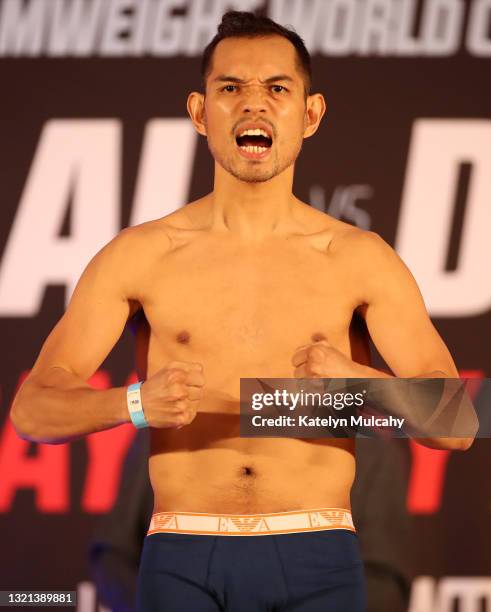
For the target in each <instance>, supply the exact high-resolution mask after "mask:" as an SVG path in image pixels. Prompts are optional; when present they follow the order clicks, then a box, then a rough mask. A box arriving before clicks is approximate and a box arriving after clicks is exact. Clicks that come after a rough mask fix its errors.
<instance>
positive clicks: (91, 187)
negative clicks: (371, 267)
mask: <svg viewBox="0 0 491 612" xmlns="http://www.w3.org/2000/svg"><path fill="white" fill-rule="evenodd" d="M227 8H238V9H244V10H250V9H262V10H263V11H264V14H266V15H268V16H270V17H272V18H273V19H275V20H277V21H278V22H280V23H282V24H290V25H293V26H294V27H295V29H296V30H297V31H298V33H299V34H300V35H301V36H302V37H303V38H304V39H305V41H306V43H307V46H308V48H309V50H310V51H311V53H312V55H313V69H314V89H315V90H316V91H320V92H322V93H323V94H324V95H325V97H326V100H327V104H328V112H327V115H326V117H325V119H324V121H323V124H322V125H321V127H320V130H319V132H318V133H317V134H316V135H315V137H313V138H311V139H309V140H307V141H306V142H305V144H304V148H303V151H302V153H301V156H300V158H299V160H298V163H297V167H296V181H295V193H296V195H297V196H298V197H299V198H301V199H302V200H304V201H307V202H310V204H311V205H312V206H315V207H316V208H319V209H322V210H325V211H326V212H328V213H329V214H331V215H334V216H336V217H340V218H342V219H344V220H345V221H349V222H351V223H353V224H355V225H358V226H360V227H363V228H369V229H371V230H374V231H376V232H378V233H379V234H381V235H382V236H383V237H384V238H385V239H386V240H387V241H388V242H389V243H390V244H392V245H393V246H395V248H396V249H397V250H398V252H399V254H400V255H401V256H402V258H403V259H404V260H405V262H406V263H407V264H408V266H409V267H410V269H411V270H412V272H413V274H414V275H415V277H416V279H417V281H418V283H419V285H420V288H421V290H422V293H423V295H424V298H425V301H426V305H427V308H428V310H429V312H430V315H431V316H432V319H433V321H434V323H435V325H436V327H437V329H438V330H439V332H440V333H441V335H442V336H443V338H444V340H445V341H446V343H447V345H448V346H449V348H450V350H451V352H452V354H453V356H454V358H455V361H456V363H457V365H458V367H459V369H460V372H461V374H463V375H465V376H473V377H476V378H477V379H479V378H482V377H486V376H490V370H491V363H490V354H491V351H490V340H491V333H490V323H491V313H490V305H491V283H490V281H489V266H490V263H491V240H490V239H489V232H490V229H491V110H490V109H491V79H490V76H491V0H471V1H469V2H465V1H463V0H421V1H419V2H418V1H416V0H311V1H309V0H276V1H274V2H269V3H266V2H259V1H254V0H241V1H240V2H235V3H234V2H224V1H223V0H208V1H206V0H194V1H190V0H189V1H187V0H92V1H91V0H3V1H0V83H1V104H0V130H1V137H0V173H1V174H0V185H1V208H0V249H1V251H0V252H1V260H0V329H1V338H2V348H3V350H2V352H1V356H0V360H1V371H2V377H1V389H0V391H1V413H0V427H1V429H0V529H1V552H0V555H1V572H0V575H1V579H0V589H9V588H17V589H20V588H30V589H35V588H38V589H55V588H59V589H64V590H68V589H72V590H75V589H78V591H79V598H80V603H79V610H82V609H83V610H84V611H89V610H93V609H94V606H95V603H94V601H95V600H94V594H93V588H92V586H91V584H90V582H88V581H87V575H88V573H87V567H86V559H85V548H86V545H87V539H88V537H89V534H90V533H91V532H92V529H93V525H94V521H95V519H96V518H97V516H98V515H100V514H101V513H104V512H107V511H108V510H109V509H110V508H111V506H112V504H113V501H114V496H115V493H116V490H117V486H118V479H119V474H120V468H121V462H122V459H123V457H124V454H125V451H126V449H127V447H128V445H129V443H130V441H131V438H132V436H133V433H134V432H133V430H132V428H131V427H129V426H128V427H120V428H117V429H114V430H111V431H107V432H103V433H99V434H96V435H92V436H90V437H88V438H87V439H86V440H83V441H80V442H76V443H72V444H70V445H67V444H63V445H57V446H49V445H36V444H29V443H27V442H25V441H22V440H20V439H19V438H18V437H17V436H16V434H15V432H14V431H13V428H12V425H11V423H10V421H9V419H8V418H7V415H8V411H9V407H10V403H11V400H12V397H13V394H14V392H15V390H16V388H17V387H18V385H19V383H20V382H21V380H22V377H23V376H25V374H26V373H27V372H28V370H29V368H30V367H32V364H33V362H34V360H35V358H36V356H37V354H38V352H39V349H40V347H41V345H42V342H43V341H44V339H45V337H46V336H47V334H48V333H49V331H50V330H51V328H52V327H53V326H54V324H55V323H56V321H57V320H58V319H59V317H60V316H61V314H62V313H63V310H64V308H65V307H66V304H67V302H68V299H69V297H70V295H71V292H72V290H73V288H74V285H75V283H76V281H77V280H78V278H79V276H80V274H81V272H82V270H83V268H84V267H85V265H86V264H87V262H88V261H89V259H90V258H91V257H92V256H93V255H94V254H95V253H96V251H97V250H99V248H101V246H102V245H103V244H105V243H106V242H108V241H109V240H110V239H111V238H112V237H113V236H114V235H115V234H116V233H117V232H118V231H119V230H120V229H121V228H122V227H124V226H126V225H132V224H135V223H140V222H142V221H145V220H148V219H152V218H156V217H160V216H162V215H164V214H166V213H168V212H170V211H172V210H174V209H175V208H177V207H179V206H181V205H183V204H185V203H186V202H187V201H190V200H192V199H195V198H197V197H199V196H202V195H204V194H205V193H207V192H208V191H209V190H211V188H212V177H213V174H212V173H213V164H212V159H211V156H210V154H209V152H208V149H207V146H206V141H205V140H204V139H203V138H201V137H198V136H197V134H196V133H195V132H194V130H193V128H192V126H191V122H190V120H189V119H188V118H187V115H186V110H185V102H186V96H187V94H188V92H189V91H191V90H193V89H199V87H200V84H199V56H200V53H201V51H202V49H203V47H204V45H205V44H206V42H207V41H208V40H209V39H210V38H211V37H212V36H213V34H214V32H215V30H216V25H217V23H218V22H219V21H220V18H221V15H222V13H223V12H224V11H225V10H226V9H227ZM133 378H134V372H133V362H132V355H131V342H130V337H129V334H128V332H125V333H124V334H123V337H122V338H121V341H120V343H119V344H118V345H117V347H116V348H115V349H114V351H113V352H112V354H111V355H110V357H109V358H108V359H107V360H106V362H105V363H104V364H103V365H102V366H101V368H100V370H99V371H98V372H97V374H96V375H95V376H94V377H93V379H92V383H93V384H94V385H95V386H99V387H107V386H110V385H125V384H128V382H129V381H132V380H133ZM476 390H477V393H479V389H478V385H477V386H476ZM488 442H489V441H488V440H477V441H476V442H475V444H474V445H473V446H472V448H471V449H470V450H469V451H468V452H466V453H458V452H448V451H432V450H429V449H426V448H423V447H420V446H416V445H411V457H412V472H411V479H410V486H409V491H408V497H407V505H408V509H409V511H410V512H411V514H412V516H413V518H414V524H415V526H416V529H415V537H414V546H415V552H416V555H417V559H418V564H419V565H418V573H419V576H418V577H417V579H416V580H415V582H414V584H413V589H412V598H411V610H412V612H432V611H435V610H438V611H439V612H443V611H444V610H449V611H450V610H454V609H455V608H454V607H453V606H454V603H455V601H456V600H457V601H459V605H460V606H462V607H461V608H459V609H462V610H466V612H474V610H475V611H476V612H477V611H478V610H479V611H481V610H482V608H481V607H480V605H481V600H482V599H484V600H486V601H487V605H488V610H491V578H489V575H490V570H491V547H490V546H489V541H490V536H491V525H490V510H491V506H490V503H491V480H490V478H489V473H490V468H491V461H490V452H489V451H490V446H489V444H488ZM55 560H56V565H55Z"/></svg>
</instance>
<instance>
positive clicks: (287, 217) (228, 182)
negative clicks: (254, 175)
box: [210, 163, 296, 242]
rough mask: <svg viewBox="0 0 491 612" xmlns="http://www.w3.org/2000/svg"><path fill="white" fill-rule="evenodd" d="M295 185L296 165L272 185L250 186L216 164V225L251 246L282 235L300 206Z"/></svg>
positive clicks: (214, 222)
mask: <svg viewBox="0 0 491 612" xmlns="http://www.w3.org/2000/svg"><path fill="white" fill-rule="evenodd" d="M292 184H293V165H292V166H290V167H289V168H287V169H286V170H285V171H284V172H282V173H281V174H279V175H277V176H275V177H274V178H272V179H270V180H269V181H263V182H258V183H248V182H245V181H241V180H239V179H237V178H235V177H234V176H232V175H231V174H229V173H228V172H226V171H225V170H223V169H222V168H221V167H220V166H218V164H216V163H215V182H214V186H213V192H212V193H211V194H210V197H211V203H212V225H213V226H214V227H215V228H216V229H220V230H225V231H227V232H229V233H231V234H235V235H236V236H237V237H238V238H241V239H243V240H245V241H247V242H254V241H258V240H261V239H264V238H266V237H268V236H270V235H271V234H281V233H282V231H284V230H286V228H287V226H288V225H290V223H291V217H292V210H293V207H294V205H295V202H296V198H295V196H294V195H293V193H292Z"/></svg>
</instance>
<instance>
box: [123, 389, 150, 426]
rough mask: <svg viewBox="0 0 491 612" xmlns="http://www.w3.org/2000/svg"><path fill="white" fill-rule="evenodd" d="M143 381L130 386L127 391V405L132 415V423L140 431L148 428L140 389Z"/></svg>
mask: <svg viewBox="0 0 491 612" xmlns="http://www.w3.org/2000/svg"><path fill="white" fill-rule="evenodd" d="M142 383H143V381H140V382H137V383H133V384H132V385H129V387H128V389H127V391H126V403H127V404H128V412H129V413H130V419H131V422H132V423H133V425H134V426H135V427H137V428H138V429H142V428H143V427H148V426H149V425H148V422H147V419H146V418H145V414H144V413H143V406H142V398H141V394H140V387H141V386H142Z"/></svg>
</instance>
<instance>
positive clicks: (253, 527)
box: [147, 508, 356, 535]
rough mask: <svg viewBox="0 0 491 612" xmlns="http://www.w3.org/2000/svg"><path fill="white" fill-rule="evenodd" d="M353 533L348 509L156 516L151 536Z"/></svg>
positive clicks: (179, 513)
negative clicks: (160, 534)
mask: <svg viewBox="0 0 491 612" xmlns="http://www.w3.org/2000/svg"><path fill="white" fill-rule="evenodd" d="M325 529H349V530H350V531H356V529H355V527H354V525H353V519H352V516H351V512H350V511H349V510H346V509H345V508H319V509H316V510H294V511H291V512H272V513H269V514H206V513H199V512H156V513H155V514H153V515H152V519H151V521H150V527H149V529H148V533H147V535H151V534H153V533H188V534H197V535H272V534H281V533H299V532H304V531H323V530H325Z"/></svg>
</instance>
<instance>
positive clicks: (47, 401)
mask: <svg viewBox="0 0 491 612" xmlns="http://www.w3.org/2000/svg"><path fill="white" fill-rule="evenodd" d="M203 59H204V61H203V75H204V81H205V87H206V89H205V94H202V93H198V92H193V93H191V94H190V95H189V98H188V105H187V108H188V112H189V114H190V117H191V119H192V121H193V123H194V126H195V127H196V129H197V131H198V132H199V133H200V134H202V135H204V136H206V137H207V140H208V146H209V149H210V151H211V153H212V155H213V157H214V159H215V181H214V188H213V191H212V192H211V193H210V194H208V195H206V196H205V197H203V198H201V199H199V200H197V201H195V202H192V203H190V204H188V205H187V206H185V207H184V208H182V209H180V210H178V211H176V212H175V213H173V214H171V215H168V216H167V217H164V218H161V219H157V220H155V221H151V222H148V223H144V224H141V225H139V226H136V227H132V228H127V229H125V230H123V231H122V232H120V234H118V236H116V238H115V239H114V240H112V241H111V242H110V243H109V244H108V245H106V246H105V247H104V248H103V249H102V250H101V251H100V252H99V253H98V254H97V255H96V256H95V257H94V258H93V260H92V261H91V262H90V263H89V264H88V266H87V268H86V269H85V271H84V272H83V274H82V276H81V278H80V280H79V283H78V285H77V287H76V289H75V291H74V294H73V296H72V299H71V301H70V304H69V307H68V308H67V311H66V313H65V314H64V316H63V317H62V319H61V320H60V321H59V323H58V324H57V325H56V326H55V328H54V329H53V331H52V332H51V334H50V336H49V337H48V339H47V340H46V342H45V344H44V345H43V348H42V350H41V353H40V355H39V357H38V359H37V361H36V363H35V364H34V366H33V369H32V372H31V374H30V376H29V378H28V379H27V380H26V382H25V383H24V385H23V386H22V388H21V389H20V390H19V393H18V395H17V397H16V399H15V402H14V404H13V408H12V418H13V421H14V424H15V426H16V428H17V430H18V431H19V432H20V434H21V435H23V436H25V437H27V438H30V439H34V440H37V441H45V442H59V441H62V440H69V439H74V438H76V437H78V436H81V435H84V434H87V433H89V432H93V431H98V430H102V429H107V428H110V427H114V426H117V425H119V424H121V423H126V422H129V421H130V418H131V420H133V422H135V424H136V425H137V426H142V425H146V424H148V425H149V426H150V427H151V428H152V429H151V440H150V459H149V469H150V480H151V483H152V487H153V491H154V498H155V504H154V516H153V518H152V521H151V525H150V530H149V534H151V535H149V537H147V538H146V541H145V546H144V551H143V556H142V563H141V568H140V577H139V595H138V601H139V609H140V610H151V611H152V612H153V611H155V610H163V611H166V612H170V611H178V610H179V611H181V610H190V611H191V610H192V611H193V612H204V611H210V612H211V611H216V610H233V611H234V612H242V611H247V612H252V611H255V610H285V611H286V610H289V611H293V610H295V611H298V612H307V611H320V610H322V611H324V612H325V611H330V610H332V611H337V612H339V611H340V610H343V611H347V612H348V611H353V612H354V611H359V610H363V608H364V605H365V604H364V602H365V592H364V584H363V571H362V563H361V559H360V554H359V546H358V541H357V536H356V534H355V532H354V527H353V523H352V519H351V515H350V487H351V484H352V482H353V477H354V466H355V458H354V455H355V446H354V439H341V438H334V439H332V438H329V439H318V440H303V439H292V438H273V439H271V438H258V439H254V438H241V437H240V436H239V384H240V378H241V377H242V378H248V377H262V378H288V377H292V376H293V377H300V378H308V377H346V378H350V377H354V378H363V377H379V376H381V373H380V372H378V371H376V370H374V369H372V368H370V366H369V365H368V364H367V362H366V359H364V356H363V353H362V352H361V351H360V350H359V348H358V347H359V346H360V345H362V344H363V338H360V336H359V335H360V334H362V333H363V332H362V331H361V330H363V326H360V325H358V324H357V323H356V321H357V320H358V317H362V318H363V319H364V320H365V323H366V325H367V326H368V331H369V333H370V334H371V337H372V339H373V341H374V342H375V344H376V346H377V348H378V350H379V352H380V353H381V355H382V357H383V358H384V359H385V361H386V362H387V364H388V366H389V367H390V369H391V370H392V371H393V372H394V374H395V375H396V376H399V377H413V376H426V377H431V376H442V375H443V376H457V370H456V368H455V364H454V363H453V361H452V358H451V356H450V354H449V351H448V350H447V348H446V346H445V345H444V343H443V341H442V340H441V338H440V337H439V335H438V334H437V332H436V330H435V329H434V327H433V326H432V324H431V322H430V320H429V318H428V315H427V313H426V309H425V307H424V303H423V300H422V297H421V295H420V293H419V291H418V288H417V286H416V284H415V282H414V280H413V278H412V276H411V275H410V273H409V272H408V270H407V268H406V267H405V266H404V264H403V263H402V262H401V261H400V259H399V258H398V257H397V255H396V254H395V253H394V252H393V250H392V249H391V248H390V247H389V246H388V245H387V244H386V243H385V242H384V241H383V240H382V239H381V238H379V237H378V236H377V235H376V234H374V233H372V232H365V231H361V230H359V229H356V228H353V227H351V226H350V225H347V224H344V223H342V222H340V221H338V220H335V219H333V218H331V217H329V216H327V215H325V214H323V213H321V212H319V211H317V210H314V209H313V208H311V207H310V206H308V205H306V204H304V203H303V202H301V201H300V200H298V199H297V198H296V197H295V196H294V195H293V193H292V183H293V174H294V162H295V160H296V158H297V156H298V154H299V152H300V150H301V146H302V142H303V139H304V138H308V137H310V136H312V135H313V134H314V133H315V132H316V130H317V128H318V126H319V124H320V121H321V119H322V117H323V115H324V112H325V102H324V98H323V96H322V95H321V94H319V93H316V94H310V61H309V56H308V53H307V51H306V49H305V47H304V45H303V42H302V41H301V39H300V38H299V37H298V36H297V35H296V34H295V33H292V32H291V31H289V30H287V29H284V28H282V27H281V26H279V25H277V24H275V23H274V22H272V21H270V20H269V19H267V18H258V17H255V16H254V15H252V14H249V13H238V12H231V13H228V14H226V15H225V16H224V18H223V20H222V24H221V25H220V26H219V31H218V35H217V36H216V37H215V38H214V39H213V41H212V42H211V43H210V45H209V46H208V47H207V49H206V50H205V53H204V58H203ZM172 144H173V143H172V142H170V143H169V146H172ZM140 309H143V310H144V313H145V316H146V318H147V320H148V324H149V328H150V336H149V344H148V355H147V366H148V368H147V371H148V379H147V380H146V381H145V382H144V383H143V385H141V388H140V390H139V391H140V394H139V392H138V390H137V389H134V388H131V389H129V390H127V389H125V388H114V389H109V390H105V391H99V390H93V389H92V388H90V386H89V385H88V384H87V383H86V382H85V381H86V380H87V379H88V378H89V377H90V376H91V374H92V373H93V372H94V371H95V370H96V369H97V368H98V366H99V365H100V364H101V362H102V361H103V360H104V358H105V357H106V356H107V354H108V353H109V351H110V350H111V348H112V347H113V346H114V344H115V343H116V342H117V340H118V338H119V336H120V334H121V332H122V330H123V328H124V325H125V323H126V321H127V320H128V318H129V317H131V316H132V315H133V314H134V313H135V312H137V311H138V310H140ZM205 378H206V382H205ZM127 402H128V403H127ZM127 406H129V408H128V407H127ZM129 410H130V411H131V416H129V414H128V412H129ZM426 443H427V444H429V445H433V446H437V447H438V446H440V447H442V448H455V449H464V448H468V447H469V446H470V444H471V443H472V439H469V438H462V439H453V438H447V439H443V438H442V439H440V440H437V439H428V440H427V441H426ZM238 536H240V537H238Z"/></svg>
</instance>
